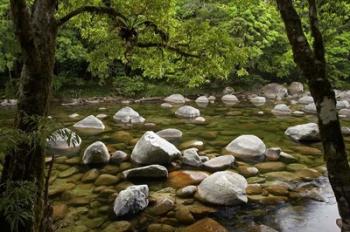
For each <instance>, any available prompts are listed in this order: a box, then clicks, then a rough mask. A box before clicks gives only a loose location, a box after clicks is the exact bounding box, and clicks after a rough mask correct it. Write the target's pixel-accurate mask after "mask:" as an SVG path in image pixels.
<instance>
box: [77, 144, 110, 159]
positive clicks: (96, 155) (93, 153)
mask: <svg viewBox="0 0 350 232" xmlns="http://www.w3.org/2000/svg"><path fill="white" fill-rule="evenodd" d="M109 159H110V155H109V152H108V149H107V147H106V145H105V144H104V143H103V142H101V141H97V142H94V143H93V144H91V145H89V146H88V147H87V148H86V149H85V151H84V155H83V163H84V164H100V163H108V162H109Z"/></svg>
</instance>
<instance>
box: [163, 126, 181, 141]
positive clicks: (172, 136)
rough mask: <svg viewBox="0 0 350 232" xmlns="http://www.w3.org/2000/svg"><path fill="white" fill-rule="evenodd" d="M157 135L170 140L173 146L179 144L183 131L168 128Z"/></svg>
mask: <svg viewBox="0 0 350 232" xmlns="http://www.w3.org/2000/svg"><path fill="white" fill-rule="evenodd" d="M157 135H159V136H160V137H162V138H163V139H166V140H168V141H169V142H171V143H172V144H178V143H179V142H180V141H181V138H182V131H180V130H178V129H173V128H168V129H164V130H161V131H158V132H157Z"/></svg>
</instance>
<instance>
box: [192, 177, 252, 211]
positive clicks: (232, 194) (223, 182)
mask: <svg viewBox="0 0 350 232" xmlns="http://www.w3.org/2000/svg"><path fill="white" fill-rule="evenodd" d="M247 186H248V183H247V180H246V179H245V178H244V177H243V176H241V175H239V174H237V173H234V172H231V171H222V172H216V173H214V174H212V175H210V176H208V177H207V178H205V179H204V180H203V181H202V182H201V183H200V185H199V186H198V190H197V193H198V197H199V198H200V199H201V200H202V201H204V202H208V203H211V204H216V205H236V204H239V203H242V202H243V203H247V201H248V199H247V196H246V192H245V189H246V188H247Z"/></svg>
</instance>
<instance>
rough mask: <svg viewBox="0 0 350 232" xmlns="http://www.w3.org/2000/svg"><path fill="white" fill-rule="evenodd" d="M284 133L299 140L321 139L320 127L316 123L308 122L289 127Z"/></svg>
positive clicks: (315, 140) (314, 140)
mask: <svg viewBox="0 0 350 232" xmlns="http://www.w3.org/2000/svg"><path fill="white" fill-rule="evenodd" d="M284 134H285V135H287V136H288V137H290V138H291V139H293V140H294V141H297V142H318V141H320V135H319V129H318V125H317V124H316V123H306V124H302V125H297V126H292V127H288V129H287V130H286V131H285V132H284Z"/></svg>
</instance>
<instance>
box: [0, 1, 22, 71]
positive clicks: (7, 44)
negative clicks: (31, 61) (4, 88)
mask: <svg viewBox="0 0 350 232" xmlns="http://www.w3.org/2000/svg"><path fill="white" fill-rule="evenodd" d="M9 3H10V2H9V1H6V0H0V38H1V39H0V72H8V71H9V70H12V68H13V65H14V62H15V60H16V57H17V56H18V55H19V46H18V43H17V41H16V39H15V35H14V31H13V28H12V21H11V19H10V14H9Z"/></svg>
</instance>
